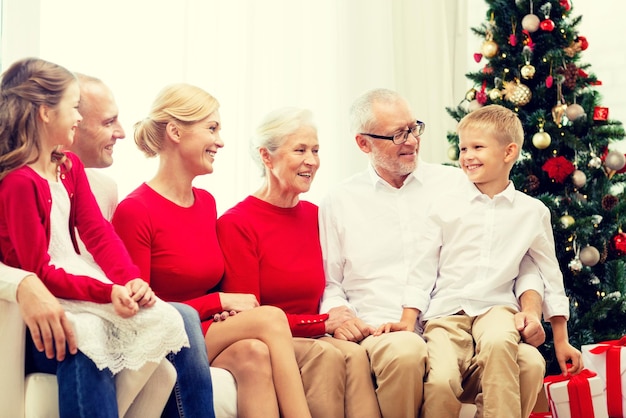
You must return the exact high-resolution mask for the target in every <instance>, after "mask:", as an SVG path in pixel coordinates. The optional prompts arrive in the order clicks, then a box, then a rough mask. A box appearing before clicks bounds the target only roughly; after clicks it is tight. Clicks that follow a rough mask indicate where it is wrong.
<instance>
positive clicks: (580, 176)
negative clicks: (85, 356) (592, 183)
mask: <svg viewBox="0 0 626 418" xmlns="http://www.w3.org/2000/svg"><path fill="white" fill-rule="evenodd" d="M572 184H573V185H574V186H576V187H578V188H579V189H580V188H581V187H583V186H584V185H585V184H587V175H586V174H585V172H584V171H582V170H575V171H574V172H573V173H572Z"/></svg>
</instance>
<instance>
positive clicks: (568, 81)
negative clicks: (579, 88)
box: [559, 62, 578, 90]
mask: <svg viewBox="0 0 626 418" xmlns="http://www.w3.org/2000/svg"><path fill="white" fill-rule="evenodd" d="M559 74H562V75H563V77H565V78H564V80H563V85H564V86H565V87H567V88H568V89H570V90H574V89H576V82H577V81H578V67H576V64H574V63H572V62H570V63H567V64H565V65H563V67H562V68H561V69H559Z"/></svg>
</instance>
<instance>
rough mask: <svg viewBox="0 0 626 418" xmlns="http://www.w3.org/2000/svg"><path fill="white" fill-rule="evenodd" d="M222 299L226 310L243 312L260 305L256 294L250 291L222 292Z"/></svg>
mask: <svg viewBox="0 0 626 418" xmlns="http://www.w3.org/2000/svg"><path fill="white" fill-rule="evenodd" d="M220 301H221V302H222V308H223V309H224V312H229V313H230V312H231V311H234V312H242V311H249V310H250V309H253V308H256V307H258V306H259V301H258V300H257V299H256V296H254V295H253V294H250V293H224V292H220Z"/></svg>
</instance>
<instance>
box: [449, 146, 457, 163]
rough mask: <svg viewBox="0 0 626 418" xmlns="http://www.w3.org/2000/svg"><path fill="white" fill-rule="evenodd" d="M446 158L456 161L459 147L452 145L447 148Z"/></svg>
mask: <svg viewBox="0 0 626 418" xmlns="http://www.w3.org/2000/svg"><path fill="white" fill-rule="evenodd" d="M448 158H449V159H450V160H452V161H457V160H458V159H459V147H457V146H456V145H452V146H451V147H450V148H448Z"/></svg>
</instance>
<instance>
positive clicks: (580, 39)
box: [576, 36, 589, 51]
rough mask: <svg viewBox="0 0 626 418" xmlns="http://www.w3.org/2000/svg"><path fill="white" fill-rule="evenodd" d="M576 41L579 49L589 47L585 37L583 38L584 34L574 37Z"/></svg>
mask: <svg viewBox="0 0 626 418" xmlns="http://www.w3.org/2000/svg"><path fill="white" fill-rule="evenodd" d="M576 41H578V42H580V49H582V50H583V51H584V50H585V49H587V48H589V42H588V41H587V38H585V37H584V36H578V37H576Z"/></svg>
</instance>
